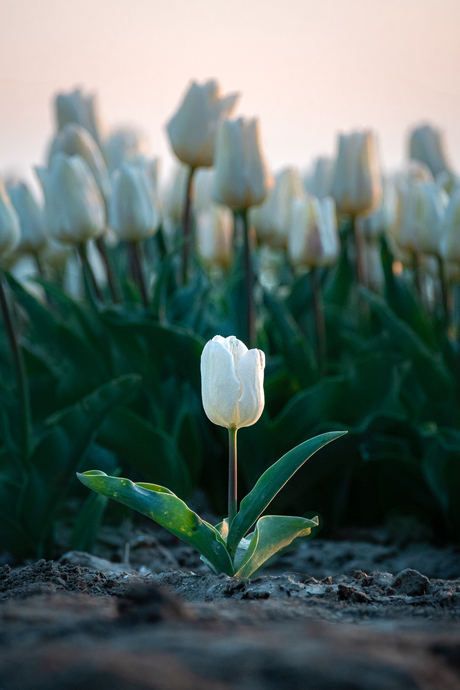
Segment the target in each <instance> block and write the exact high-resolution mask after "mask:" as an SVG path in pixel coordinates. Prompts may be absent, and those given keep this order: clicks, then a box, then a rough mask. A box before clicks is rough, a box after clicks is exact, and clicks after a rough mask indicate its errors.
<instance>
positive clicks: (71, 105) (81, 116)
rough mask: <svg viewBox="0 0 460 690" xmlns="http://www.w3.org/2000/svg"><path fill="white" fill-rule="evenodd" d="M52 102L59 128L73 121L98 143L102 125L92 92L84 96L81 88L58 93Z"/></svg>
mask: <svg viewBox="0 0 460 690" xmlns="http://www.w3.org/2000/svg"><path fill="white" fill-rule="evenodd" d="M54 104H55V108H56V119H57V124H58V129H59V130H61V129H63V128H64V127H65V126H66V125H67V124H69V123H70V122H75V123H76V124H78V125H81V126H82V127H84V128H85V129H87V130H88V132H90V134H91V135H92V136H93V137H94V139H95V140H96V141H97V143H98V144H99V143H100V141H101V129H102V127H101V121H100V116H99V112H98V108H97V102H96V97H95V96H94V95H93V94H91V95H89V96H85V95H84V94H83V93H82V91H81V89H75V91H71V92H70V93H58V94H57V95H56V97H55V102H54Z"/></svg>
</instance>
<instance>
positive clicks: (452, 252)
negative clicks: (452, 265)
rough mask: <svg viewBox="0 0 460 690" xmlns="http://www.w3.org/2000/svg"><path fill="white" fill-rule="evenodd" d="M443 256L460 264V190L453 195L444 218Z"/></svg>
mask: <svg viewBox="0 0 460 690" xmlns="http://www.w3.org/2000/svg"><path fill="white" fill-rule="evenodd" d="M442 254H443V256H444V257H445V258H446V259H447V260H448V261H455V262H457V263H460V189H457V190H456V191H455V192H454V193H453V194H452V196H451V199H450V202H449V205H448V207H447V209H446V213H445V216H444V221H443V246H442Z"/></svg>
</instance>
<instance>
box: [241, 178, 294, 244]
mask: <svg viewBox="0 0 460 690" xmlns="http://www.w3.org/2000/svg"><path fill="white" fill-rule="evenodd" d="M303 198H305V190H304V186H303V182H302V178H301V177H300V174H299V172H298V170H297V169H296V168H285V169H284V170H282V171H281V172H279V173H278V174H277V175H276V177H275V186H274V188H273V189H271V190H270V192H269V196H268V199H267V200H266V201H265V202H264V203H263V204H262V205H261V206H259V207H256V208H253V209H251V211H250V220H251V223H252V224H253V225H254V227H255V230H256V234H257V237H258V238H259V240H260V241H262V242H266V243H267V244H269V245H270V246H271V247H273V248H277V247H279V248H283V249H285V248H286V246H287V242H288V235H289V229H290V227H291V222H292V202H293V200H294V199H303Z"/></svg>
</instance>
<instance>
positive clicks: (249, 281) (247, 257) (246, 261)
mask: <svg viewBox="0 0 460 690" xmlns="http://www.w3.org/2000/svg"><path fill="white" fill-rule="evenodd" d="M240 214H241V218H242V220H243V251H244V253H243V266H244V301H245V340H244V342H245V343H246V344H247V346H248V348H252V347H255V345H256V342H255V341H256V320H255V308H254V282H255V275H254V268H253V265H252V258H251V244H250V238H249V222H248V212H247V209H244V210H243V211H241V212H240Z"/></svg>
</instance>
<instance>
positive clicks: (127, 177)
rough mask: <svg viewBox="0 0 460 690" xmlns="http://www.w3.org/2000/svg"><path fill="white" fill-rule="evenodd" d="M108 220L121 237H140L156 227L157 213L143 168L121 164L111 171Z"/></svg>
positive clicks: (158, 219) (158, 221)
mask: <svg viewBox="0 0 460 690" xmlns="http://www.w3.org/2000/svg"><path fill="white" fill-rule="evenodd" d="M110 223H111V226H112V228H113V229H114V230H115V232H116V233H117V235H118V237H119V238H120V239H122V240H129V241H139V240H143V239H145V238H147V237H151V236H152V235H154V234H155V233H156V231H157V230H158V227H159V225H160V216H159V213H158V209H157V208H156V206H155V203H154V199H153V193H152V191H151V189H150V187H149V181H148V179H147V176H146V173H145V170H144V169H143V168H141V167H139V166H137V165H129V164H127V163H125V164H124V165H123V166H122V167H121V168H120V169H119V170H116V171H115V174H114V178H113V195H112V199H111V204H110Z"/></svg>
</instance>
